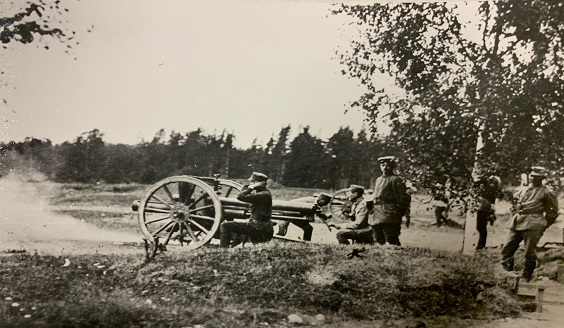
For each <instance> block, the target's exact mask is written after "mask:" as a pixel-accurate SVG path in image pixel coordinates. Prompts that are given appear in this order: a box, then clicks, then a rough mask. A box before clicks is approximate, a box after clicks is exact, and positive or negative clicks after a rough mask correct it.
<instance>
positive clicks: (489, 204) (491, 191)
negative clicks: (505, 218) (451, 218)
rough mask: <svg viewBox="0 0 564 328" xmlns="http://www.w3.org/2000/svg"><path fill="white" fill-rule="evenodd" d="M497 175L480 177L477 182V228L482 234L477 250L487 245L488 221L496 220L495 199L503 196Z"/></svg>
mask: <svg viewBox="0 0 564 328" xmlns="http://www.w3.org/2000/svg"><path fill="white" fill-rule="evenodd" d="M497 179H498V178H497V177H493V176H492V177H485V176H483V177H478V181H477V182H476V187H477V189H478V190H477V194H478V198H477V200H478V210H477V212H476V230H477V231H478V234H479V235H480V237H479V239H478V244H477V245H476V250H481V249H484V248H485V247H486V240H487V238H488V222H489V223H490V224H491V225H493V223H494V221H495V220H496V216H495V207H494V205H495V200H496V199H497V198H501V196H502V194H501V189H500V183H499V181H498V180H497Z"/></svg>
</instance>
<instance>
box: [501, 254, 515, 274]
mask: <svg viewBox="0 0 564 328" xmlns="http://www.w3.org/2000/svg"><path fill="white" fill-rule="evenodd" d="M501 265H502V266H503V268H504V269H505V271H513V267H514V265H515V259H514V258H513V257H510V258H507V259H503V261H501Z"/></svg>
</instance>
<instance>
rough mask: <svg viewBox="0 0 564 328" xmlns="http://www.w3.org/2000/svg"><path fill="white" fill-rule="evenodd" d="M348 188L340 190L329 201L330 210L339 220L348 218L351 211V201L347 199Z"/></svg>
mask: <svg viewBox="0 0 564 328" xmlns="http://www.w3.org/2000/svg"><path fill="white" fill-rule="evenodd" d="M347 190H348V189H341V190H338V191H337V192H336V193H335V194H334V195H333V197H331V201H330V202H329V210H330V211H331V213H332V214H333V217H334V218H336V219H339V220H348V219H349V214H350V212H351V206H352V204H351V202H350V201H349V200H348V199H347Z"/></svg>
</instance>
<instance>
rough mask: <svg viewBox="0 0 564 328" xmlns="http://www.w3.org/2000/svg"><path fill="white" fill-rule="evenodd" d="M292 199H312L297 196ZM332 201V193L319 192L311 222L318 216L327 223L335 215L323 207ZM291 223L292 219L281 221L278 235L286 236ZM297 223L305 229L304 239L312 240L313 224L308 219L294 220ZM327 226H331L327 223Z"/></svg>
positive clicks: (297, 200) (301, 200) (303, 200)
mask: <svg viewBox="0 0 564 328" xmlns="http://www.w3.org/2000/svg"><path fill="white" fill-rule="evenodd" d="M292 201H294V202H308V201H311V200H310V197H302V198H296V199H292ZM330 201H331V195H329V194H326V193H321V194H319V196H317V198H316V199H315V204H314V205H313V211H314V213H313V216H312V217H311V218H310V220H311V222H313V221H314V220H315V217H318V218H319V219H321V221H323V222H324V223H325V224H327V222H326V221H327V220H329V219H330V218H331V217H332V216H333V215H332V214H331V213H327V212H326V211H324V210H323V208H324V207H325V206H326V205H327V204H329V202H330ZM289 224H290V221H281V222H280V223H279V225H278V233H276V235H278V236H285V235H286V233H287V232H288V225H289ZM294 224H295V225H297V226H298V227H300V228H301V229H302V230H303V231H304V235H303V240H305V241H311V235H312V234H313V227H312V226H311V224H310V222H308V221H297V222H294ZM327 227H329V225H327ZM330 229H331V228H329V230H330Z"/></svg>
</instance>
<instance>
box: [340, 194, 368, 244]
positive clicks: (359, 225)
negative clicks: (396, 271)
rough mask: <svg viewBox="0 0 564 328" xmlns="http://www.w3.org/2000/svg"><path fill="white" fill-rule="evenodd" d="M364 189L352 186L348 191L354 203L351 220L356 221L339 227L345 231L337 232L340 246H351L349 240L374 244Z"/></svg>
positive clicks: (350, 215) (349, 197)
mask: <svg viewBox="0 0 564 328" xmlns="http://www.w3.org/2000/svg"><path fill="white" fill-rule="evenodd" d="M363 195H364V188H363V187H361V186H358V185H351V186H350V188H349V190H348V195H347V196H348V199H349V200H350V202H351V203H352V207H351V212H350V214H349V219H350V220H351V221H354V222H353V223H348V224H345V225H342V226H340V227H337V228H338V229H343V230H341V231H339V232H337V240H338V241H339V244H349V239H351V240H354V241H356V242H357V243H362V244H372V242H373V238H372V228H370V226H369V225H368V208H367V205H366V201H365V200H364V197H363Z"/></svg>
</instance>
